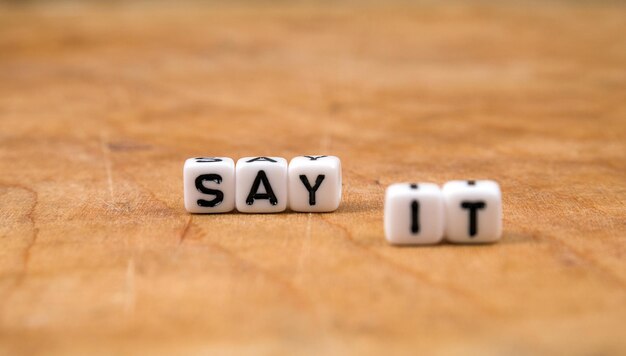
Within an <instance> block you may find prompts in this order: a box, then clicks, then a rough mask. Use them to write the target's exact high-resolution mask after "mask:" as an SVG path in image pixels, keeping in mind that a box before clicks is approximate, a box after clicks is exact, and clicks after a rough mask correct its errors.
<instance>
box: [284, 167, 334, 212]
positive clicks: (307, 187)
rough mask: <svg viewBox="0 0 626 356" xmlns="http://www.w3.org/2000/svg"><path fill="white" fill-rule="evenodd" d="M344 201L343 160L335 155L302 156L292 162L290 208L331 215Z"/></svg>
mask: <svg viewBox="0 0 626 356" xmlns="http://www.w3.org/2000/svg"><path fill="white" fill-rule="evenodd" d="M340 202H341V161H340V160H339V158H337V157H335V156H298V157H294V158H293V159H292V160H291V162H289V207H290V208H291V210H293V211H299V212H317V213H319V212H330V211H335V210H337V208H339V203H340Z"/></svg>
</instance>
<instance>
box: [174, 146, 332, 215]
mask: <svg viewBox="0 0 626 356" xmlns="http://www.w3.org/2000/svg"><path fill="white" fill-rule="evenodd" d="M183 181H184V191H185V209H187V211H189V212H191V213H226V212H230V211H233V210H234V209H237V210H238V211H239V212H242V213H278V212H281V211H285V210H286V209H287V206H289V208H290V209H291V210H293V211H298V212H330V211H334V210H336V209H337V208H338V207H339V203H340V202H341V161H340V160H339V158H337V157H335V156H298V157H295V158H293V159H292V160H291V161H290V162H289V164H287V160H286V159H284V158H282V157H263V156H261V157H244V158H241V159H239V160H238V161H237V164H235V162H234V161H233V160H232V159H231V158H228V157H197V158H190V159H188V160H187V161H185V165H184V168H183Z"/></svg>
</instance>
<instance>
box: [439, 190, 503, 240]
mask: <svg viewBox="0 0 626 356" xmlns="http://www.w3.org/2000/svg"><path fill="white" fill-rule="evenodd" d="M442 191H443V196H444V201H445V206H446V239H447V240H448V241H451V242H457V243H483V242H494V241H497V240H499V239H500V236H501V235H502V195H501V193H500V186H499V185H498V183H496V182H494V181H490V180H477V181H472V180H470V181H466V180H457V181H451V182H447V183H446V184H445V185H444V186H443V190H442Z"/></svg>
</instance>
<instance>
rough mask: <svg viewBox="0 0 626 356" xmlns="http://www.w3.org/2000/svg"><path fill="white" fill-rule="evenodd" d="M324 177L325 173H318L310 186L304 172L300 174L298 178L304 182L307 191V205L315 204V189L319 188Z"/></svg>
mask: <svg viewBox="0 0 626 356" xmlns="http://www.w3.org/2000/svg"><path fill="white" fill-rule="evenodd" d="M324 178H326V176H325V175H323V174H320V175H318V176H317V178H316V179H315V185H314V186H313V187H311V184H309V179H308V178H307V177H306V176H305V175H304V174H301V175H300V180H301V181H302V184H304V187H305V188H306V190H308V191H309V205H315V192H317V189H319V187H320V185H321V184H322V181H323V180H324Z"/></svg>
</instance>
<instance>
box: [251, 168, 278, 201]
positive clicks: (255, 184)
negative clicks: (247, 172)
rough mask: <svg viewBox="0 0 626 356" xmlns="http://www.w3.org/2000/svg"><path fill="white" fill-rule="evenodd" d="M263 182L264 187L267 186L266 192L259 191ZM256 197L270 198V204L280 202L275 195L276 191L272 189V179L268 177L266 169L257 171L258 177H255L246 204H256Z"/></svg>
mask: <svg viewBox="0 0 626 356" xmlns="http://www.w3.org/2000/svg"><path fill="white" fill-rule="evenodd" d="M261 183H263V187H265V193H257V191H258V190H259V186H260V185H261ZM255 199H269V200H270V204H272V205H276V204H278V200H277V199H276V195H274V191H273V190H272V186H271V185H270V181H269V180H268V179H267V175H265V171H259V173H257V175H256V178H254V182H253V183H252V188H250V193H249V194H248V198H247V199H246V204H248V205H252V204H254V200H255Z"/></svg>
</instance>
